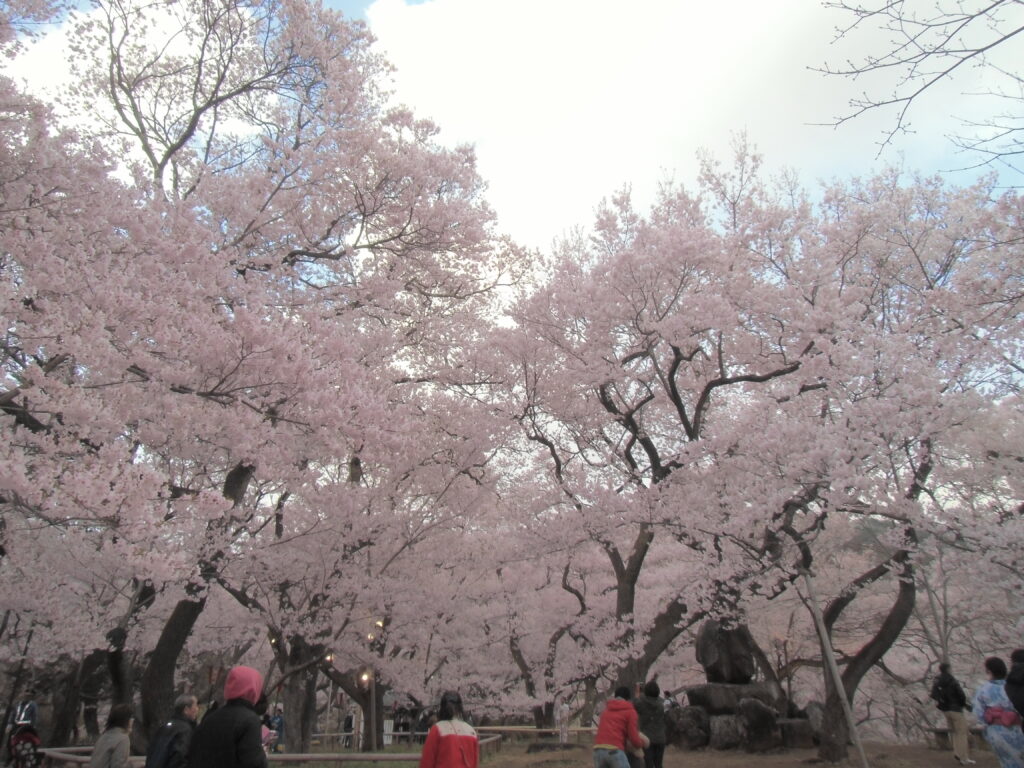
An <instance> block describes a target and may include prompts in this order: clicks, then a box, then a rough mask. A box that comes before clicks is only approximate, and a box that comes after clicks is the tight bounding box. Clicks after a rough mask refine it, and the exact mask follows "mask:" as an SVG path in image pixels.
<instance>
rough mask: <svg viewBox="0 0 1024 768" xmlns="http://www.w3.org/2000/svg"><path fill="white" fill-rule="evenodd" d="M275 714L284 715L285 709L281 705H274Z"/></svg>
mask: <svg viewBox="0 0 1024 768" xmlns="http://www.w3.org/2000/svg"><path fill="white" fill-rule="evenodd" d="M274 714H275V715H283V714H284V710H283V709H281V707H274Z"/></svg>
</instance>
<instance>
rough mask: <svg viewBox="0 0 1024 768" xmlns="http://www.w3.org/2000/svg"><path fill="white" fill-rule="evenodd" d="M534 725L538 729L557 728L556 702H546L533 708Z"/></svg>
mask: <svg viewBox="0 0 1024 768" xmlns="http://www.w3.org/2000/svg"><path fill="white" fill-rule="evenodd" d="M533 723H534V725H535V726H536V727H537V728H554V727H555V702H553V701H545V702H544V703H543V704H537V705H535V706H534V707H533Z"/></svg>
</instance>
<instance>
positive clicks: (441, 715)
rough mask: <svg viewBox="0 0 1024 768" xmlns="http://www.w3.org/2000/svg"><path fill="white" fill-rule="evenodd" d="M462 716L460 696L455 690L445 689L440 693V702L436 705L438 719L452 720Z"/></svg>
mask: <svg viewBox="0 0 1024 768" xmlns="http://www.w3.org/2000/svg"><path fill="white" fill-rule="evenodd" d="M462 717H463V711H462V697H461V696H460V695H459V694H458V693H457V692H456V691H445V692H444V693H442V694H441V703H440V704H438V706H437V719H438V720H454V719H455V718H459V719H460V720H461V719H462Z"/></svg>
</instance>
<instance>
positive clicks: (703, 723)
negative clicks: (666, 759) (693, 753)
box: [665, 707, 711, 749]
mask: <svg viewBox="0 0 1024 768" xmlns="http://www.w3.org/2000/svg"><path fill="white" fill-rule="evenodd" d="M665 737H666V739H667V741H668V743H669V744H674V745H676V746H677V747H679V748H680V749H703V748H704V747H706V746H707V745H708V742H709V741H710V740H711V723H710V721H709V719H708V713H707V710H705V709H703V708H701V707H672V708H671V709H669V710H668V711H667V712H666V713H665Z"/></svg>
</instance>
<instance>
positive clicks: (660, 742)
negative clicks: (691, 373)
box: [633, 680, 666, 768]
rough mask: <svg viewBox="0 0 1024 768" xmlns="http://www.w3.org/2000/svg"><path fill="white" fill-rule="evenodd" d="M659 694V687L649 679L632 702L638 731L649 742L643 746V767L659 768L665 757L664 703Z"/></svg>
mask: <svg viewBox="0 0 1024 768" xmlns="http://www.w3.org/2000/svg"><path fill="white" fill-rule="evenodd" d="M660 696H661V689H660V688H659V687H658V684H657V683H656V682H654V681H653V680H651V681H650V682H649V683H647V685H645V686H644V695H643V696H640V697H639V698H637V700H636V702H635V703H634V704H633V706H634V707H635V708H636V714H637V716H638V718H639V720H640V723H639V725H638V728H639V729H640V733H642V734H643V735H644V736H646V737H647V738H648V739H649V740H650V742H651V743H650V744H648V745H647V746H646V747H644V768H661V766H662V761H663V760H664V759H665V741H666V739H665V703H664V702H663V701H662V700H661V698H660Z"/></svg>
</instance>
